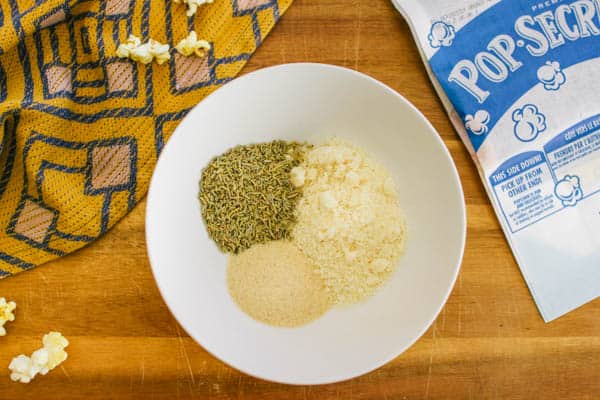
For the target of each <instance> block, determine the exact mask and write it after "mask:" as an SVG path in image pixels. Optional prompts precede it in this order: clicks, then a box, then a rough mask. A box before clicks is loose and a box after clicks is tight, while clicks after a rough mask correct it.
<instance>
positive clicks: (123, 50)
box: [117, 35, 142, 58]
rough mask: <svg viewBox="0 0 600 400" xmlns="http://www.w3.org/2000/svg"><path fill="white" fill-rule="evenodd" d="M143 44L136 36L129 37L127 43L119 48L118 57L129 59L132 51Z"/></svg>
mask: <svg viewBox="0 0 600 400" xmlns="http://www.w3.org/2000/svg"><path fill="white" fill-rule="evenodd" d="M141 44H142V41H141V40H140V38H139V37H137V36H135V35H129V37H128V38H127V40H126V41H125V43H121V44H120V45H119V47H117V57H121V58H128V57H129V55H130V54H131V51H132V50H133V49H135V48H136V47H139V46H140V45H141Z"/></svg>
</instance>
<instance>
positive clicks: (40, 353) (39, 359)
mask: <svg viewBox="0 0 600 400" xmlns="http://www.w3.org/2000/svg"><path fill="white" fill-rule="evenodd" d="M48 360H49V354H48V349H46V348H45V347H42V348H41V349H38V350H36V351H34V352H33V353H32V354H31V361H32V362H33V364H34V365H36V366H37V367H38V368H39V373H40V374H42V375H46V374H47V373H48V371H50V369H51V368H49V367H48Z"/></svg>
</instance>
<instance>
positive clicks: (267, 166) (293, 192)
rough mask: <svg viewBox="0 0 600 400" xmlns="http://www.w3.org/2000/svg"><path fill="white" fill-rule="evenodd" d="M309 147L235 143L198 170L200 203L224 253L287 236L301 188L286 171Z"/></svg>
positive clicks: (282, 142)
mask: <svg viewBox="0 0 600 400" xmlns="http://www.w3.org/2000/svg"><path fill="white" fill-rule="evenodd" d="M307 148H308V145H306V144H301V143H296V142H285V141H281V140H278V141H273V142H269V143H259V144H251V145H246V146H236V147H234V148H232V149H230V150H228V151H227V152H226V153H224V154H222V155H220V156H218V157H216V158H214V159H213V160H212V161H211V162H210V163H209V164H208V166H207V167H206V168H205V169H204V170H203V171H202V177H201V180H200V195H199V197H200V205H201V209H202V217H203V218H204V222H205V224H206V228H207V230H208V234H209V236H210V237H211V238H212V239H213V240H214V241H215V242H216V243H217V245H218V246H219V248H220V249H221V250H223V251H225V252H231V253H238V252H240V251H243V250H245V249H247V248H249V247H250V246H252V245H253V244H257V243H265V242H268V241H270V240H280V239H289V237H290V234H291V228H292V226H293V224H294V223H295V218H294V209H295V208H296V203H297V201H298V198H299V197H300V195H301V192H300V191H299V190H298V189H297V188H295V187H294V185H292V182H291V181H290V171H291V170H292V168H294V167H295V166H297V165H299V164H300V163H301V162H302V158H303V155H304V153H305V151H306V150H307Z"/></svg>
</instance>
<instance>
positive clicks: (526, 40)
mask: <svg viewBox="0 0 600 400" xmlns="http://www.w3.org/2000/svg"><path fill="white" fill-rule="evenodd" d="M514 29H515V33H516V35H517V36H518V38H517V39H516V40H515V39H514V38H513V36H511V35H508V34H501V35H498V36H496V37H494V38H493V39H492V40H491V41H490V42H489V43H488V45H487V47H486V50H487V51H481V52H479V53H477V55H475V57H474V59H473V60H470V59H464V60H461V61H459V62H458V63H456V65H455V66H454V67H453V68H452V71H451V72H450V75H449V77H448V81H449V82H452V83H455V84H457V85H459V86H460V87H461V88H463V89H464V90H466V91H467V92H468V93H470V94H471V95H472V96H473V97H475V98H476V99H477V101H478V102H479V103H483V102H485V100H486V99H487V98H488V97H489V96H490V92H489V91H488V90H485V89H483V88H482V87H481V81H482V79H485V80H487V81H489V82H493V83H500V82H503V81H505V80H506V79H507V78H508V76H509V74H510V73H512V72H515V71H517V70H518V69H519V68H521V67H522V66H523V62H522V61H521V60H519V59H518V58H517V57H516V56H515V50H516V49H517V48H524V49H525V50H527V52H528V53H529V54H530V55H532V56H534V57H542V56H544V55H546V54H547V53H548V51H550V50H551V49H555V48H557V47H560V46H562V45H564V44H565V43H567V42H568V41H576V40H578V39H581V38H586V37H590V36H598V35H600V0H577V1H574V2H572V3H570V4H561V5H559V6H558V7H556V9H554V10H548V11H545V12H542V13H540V14H537V15H534V16H531V15H522V16H521V17H519V18H518V19H517V20H516V21H515V25H514ZM550 68H555V69H558V72H557V75H558V78H556V77H555V75H553V76H552V77H551V78H552V79H554V81H552V82H550V83H547V82H546V81H542V83H544V84H545V85H546V86H547V88H550V89H547V90H551V89H552V88H555V87H556V88H558V87H560V79H559V78H560V74H561V73H562V72H560V68H559V66H555V65H553V64H549V67H548V68H547V69H548V71H541V73H543V74H546V72H550ZM548 75H550V74H548ZM563 77H564V75H563ZM542 78H546V77H545V76H544V77H541V78H540V79H542ZM556 79H558V80H556ZM563 81H564V80H563ZM546 86H545V87H546ZM552 90H556V89H552Z"/></svg>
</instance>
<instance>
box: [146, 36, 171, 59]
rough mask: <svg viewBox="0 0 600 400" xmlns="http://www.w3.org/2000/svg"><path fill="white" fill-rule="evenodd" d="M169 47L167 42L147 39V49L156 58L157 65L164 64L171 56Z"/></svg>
mask: <svg viewBox="0 0 600 400" xmlns="http://www.w3.org/2000/svg"><path fill="white" fill-rule="evenodd" d="M169 48H170V47H169V45H168V44H162V43H160V42H157V41H156V40H153V39H150V40H149V41H148V51H149V52H150V54H152V56H153V57H154V58H155V59H156V62H157V63H158V64H159V65H160V64H164V63H165V62H166V61H167V60H169V59H170V58H171V54H169Z"/></svg>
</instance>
